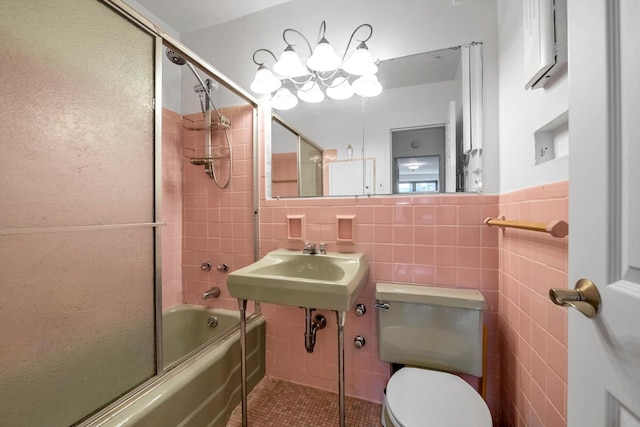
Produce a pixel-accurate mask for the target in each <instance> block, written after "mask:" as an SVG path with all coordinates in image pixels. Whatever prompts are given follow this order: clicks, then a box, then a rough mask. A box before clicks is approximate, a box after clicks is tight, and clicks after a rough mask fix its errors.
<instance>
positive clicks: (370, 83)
mask: <svg viewBox="0 0 640 427" xmlns="http://www.w3.org/2000/svg"><path fill="white" fill-rule="evenodd" d="M352 86H353V91H354V92H355V93H357V94H358V95H360V96H362V97H365V98H366V97H372V96H377V95H380V93H381V92H382V85H381V84H380V82H379V81H378V78H377V77H376V76H375V75H370V76H362V77H360V78H359V79H358V80H356V81H355V82H353V85H352Z"/></svg>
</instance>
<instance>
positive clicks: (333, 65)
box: [307, 37, 342, 73]
mask: <svg viewBox="0 0 640 427" xmlns="http://www.w3.org/2000/svg"><path fill="white" fill-rule="evenodd" d="M340 63H342V60H341V59H340V57H339V56H338V54H337V53H336V52H335V50H333V47H331V45H330V44H329V42H328V41H327V39H325V38H324V37H323V38H322V40H320V42H319V43H318V45H317V46H316V48H315V49H313V54H312V55H311V56H310V57H309V59H307V67H309V68H311V69H312V70H314V71H318V72H321V73H322V72H325V71H333V70H336V69H337V68H338V67H339V66H340Z"/></svg>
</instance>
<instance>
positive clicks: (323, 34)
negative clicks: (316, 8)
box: [318, 21, 327, 43]
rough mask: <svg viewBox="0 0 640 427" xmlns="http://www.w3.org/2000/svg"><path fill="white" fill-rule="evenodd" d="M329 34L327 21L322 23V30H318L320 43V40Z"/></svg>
mask: <svg viewBox="0 0 640 427" xmlns="http://www.w3.org/2000/svg"><path fill="white" fill-rule="evenodd" d="M326 34H327V21H322V22H321V23H320V29H319V30H318V43H320V40H322V39H324V36H325V35H326Z"/></svg>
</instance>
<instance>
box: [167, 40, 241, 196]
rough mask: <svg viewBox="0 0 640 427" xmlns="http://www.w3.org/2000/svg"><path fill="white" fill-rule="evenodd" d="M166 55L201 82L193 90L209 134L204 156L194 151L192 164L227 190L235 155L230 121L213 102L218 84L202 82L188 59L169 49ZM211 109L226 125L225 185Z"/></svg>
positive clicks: (205, 135) (210, 81) (207, 80)
mask: <svg viewBox="0 0 640 427" xmlns="http://www.w3.org/2000/svg"><path fill="white" fill-rule="evenodd" d="M165 53H166V55H167V58H168V59H169V61H171V62H173V63H174V64H176V65H180V66H182V65H187V66H188V67H189V69H190V70H191V72H192V73H193V75H194V76H195V77H196V79H197V80H198V82H199V84H196V85H195V86H194V87H193V90H194V91H195V92H196V93H197V94H198V97H199V98H200V108H201V109H202V115H203V116H204V122H205V123H207V124H206V126H205V127H204V129H206V130H207V132H205V134H204V139H205V144H204V155H198V156H196V155H195V150H194V156H193V157H192V158H191V163H192V164H194V165H204V166H205V172H206V173H207V175H209V177H210V178H213V180H214V181H215V183H216V185H217V186H218V187H219V188H227V186H228V185H229V183H231V175H232V167H233V154H232V150H231V141H230V140H229V135H228V134H227V130H226V127H229V125H230V122H229V119H227V118H226V117H224V116H223V115H222V114H220V112H219V111H218V109H217V108H216V106H215V104H214V102H213V98H212V97H211V92H212V91H215V90H217V89H218V84H217V83H216V82H214V81H213V80H211V79H206V80H202V78H201V77H200V75H199V74H198V72H197V71H196V69H195V67H194V66H193V65H192V64H191V62H189V61H187V59H186V58H184V57H183V56H182V55H180V54H179V53H178V52H176V51H175V50H173V49H170V48H168V47H167V49H166V52H165ZM203 98H204V102H203ZM210 107H213V110H215V112H216V114H217V116H218V117H219V121H220V124H221V125H223V124H224V123H223V121H222V120H223V119H224V120H225V123H226V126H223V129H222V130H223V132H224V139H225V140H226V149H227V151H228V165H229V166H228V167H227V168H226V169H227V181H226V182H225V183H221V182H220V181H219V180H218V176H217V174H216V168H217V167H219V165H220V162H221V160H220V158H219V157H218V158H217V159H216V156H219V154H216V155H214V152H213V146H212V139H211V138H212V137H211V129H213V126H211V119H212V115H211V109H210ZM216 162H218V163H217V164H218V166H214V163H216Z"/></svg>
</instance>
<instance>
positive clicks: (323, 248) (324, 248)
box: [318, 243, 327, 254]
mask: <svg viewBox="0 0 640 427" xmlns="http://www.w3.org/2000/svg"><path fill="white" fill-rule="evenodd" d="M318 252H320V253H321V254H326V253H327V244H326V243H320V249H318Z"/></svg>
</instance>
